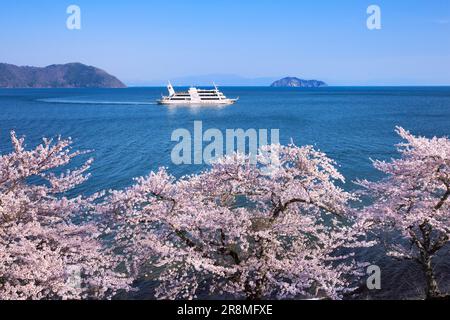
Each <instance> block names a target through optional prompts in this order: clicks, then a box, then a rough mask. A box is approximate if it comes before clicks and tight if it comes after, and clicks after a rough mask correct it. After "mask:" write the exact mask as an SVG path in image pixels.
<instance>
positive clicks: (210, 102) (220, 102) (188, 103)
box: [157, 99, 237, 105]
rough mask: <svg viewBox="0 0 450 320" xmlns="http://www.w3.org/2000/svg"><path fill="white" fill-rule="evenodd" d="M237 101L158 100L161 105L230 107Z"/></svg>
mask: <svg viewBox="0 0 450 320" xmlns="http://www.w3.org/2000/svg"><path fill="white" fill-rule="evenodd" d="M236 101H237V99H226V100H222V101H174V100H158V101H157V103H158V104H161V105H230V104H233V103H235V102H236Z"/></svg>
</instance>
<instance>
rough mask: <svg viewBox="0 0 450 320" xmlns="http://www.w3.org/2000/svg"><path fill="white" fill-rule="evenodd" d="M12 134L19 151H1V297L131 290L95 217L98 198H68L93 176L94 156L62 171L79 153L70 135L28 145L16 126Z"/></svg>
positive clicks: (54, 296) (69, 296) (76, 295)
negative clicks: (32, 146) (29, 147)
mask: <svg viewBox="0 0 450 320" xmlns="http://www.w3.org/2000/svg"><path fill="white" fill-rule="evenodd" d="M11 139H12V145H13V151H12V152H11V153H9V154H4V155H1V156H0V262H1V263H0V299H80V298H88V297H89V298H105V297H110V296H111V295H112V294H114V293H115V292H116V291H117V290H118V289H122V288H123V289H126V288H128V285H129V282H130V280H129V279H128V278H127V277H125V276H124V275H122V274H120V273H118V272H115V269H116V266H117V261H116V260H117V258H115V257H114V256H113V255H112V254H110V250H108V249H107V248H106V247H105V246H104V245H103V244H102V242H101V241H100V239H99V236H100V230H99V229H98V228H97V227H96V226H95V224H94V223H93V222H89V217H90V215H89V213H88V211H87V210H88V208H89V207H90V206H91V204H90V201H91V200H92V199H86V198H82V197H80V196H78V197H74V198H68V197H67V196H65V194H66V193H67V192H68V191H69V190H71V189H73V188H74V187H76V186H78V185H79V184H81V183H83V182H84V181H85V180H86V179H87V178H88V174H86V171H87V170H88V168H89V166H90V164H91V162H92V160H88V161H87V162H86V163H84V165H82V166H81V167H80V168H78V169H75V170H72V171H70V170H67V171H63V170H59V173H57V172H58V169H63V168H64V166H66V165H68V164H69V162H71V160H72V159H73V158H75V157H77V156H78V155H80V154H81V152H79V151H72V150H71V148H70V146H71V143H72V142H71V140H70V139H68V140H62V139H58V140H57V141H52V140H49V139H44V140H43V143H42V144H40V145H39V146H37V147H36V148H35V149H33V150H30V151H27V150H25V145H24V139H23V138H17V137H16V135H15V133H14V132H12V133H11ZM74 219H77V220H78V221H77V222H76V223H75V222H74Z"/></svg>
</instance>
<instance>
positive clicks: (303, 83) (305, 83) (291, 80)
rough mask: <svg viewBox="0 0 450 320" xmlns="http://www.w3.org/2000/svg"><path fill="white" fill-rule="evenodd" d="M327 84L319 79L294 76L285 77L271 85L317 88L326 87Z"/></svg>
mask: <svg viewBox="0 0 450 320" xmlns="http://www.w3.org/2000/svg"><path fill="white" fill-rule="evenodd" d="M326 86H327V84H326V83H325V82H323V81H319V80H304V79H299V78H296V77H286V78H283V79H280V80H277V81H275V82H274V83H272V84H271V87H302V88H319V87H326Z"/></svg>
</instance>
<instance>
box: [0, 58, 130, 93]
mask: <svg viewBox="0 0 450 320" xmlns="http://www.w3.org/2000/svg"><path fill="white" fill-rule="evenodd" d="M125 87H126V85H125V84H123V83H122V82H121V81H120V80H119V79H117V78H116V77H114V76H112V75H110V74H108V73H107V72H105V71H103V70H101V69H99V68H96V67H93V66H87V65H84V64H82V63H67V64H53V65H50V66H47V67H44V68H39V67H30V66H23V67H21V66H16V65H13V64H7V63H0V88H125Z"/></svg>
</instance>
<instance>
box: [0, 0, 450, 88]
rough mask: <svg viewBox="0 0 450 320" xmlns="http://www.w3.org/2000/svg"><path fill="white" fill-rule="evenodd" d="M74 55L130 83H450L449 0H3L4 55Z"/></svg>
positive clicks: (52, 58) (18, 58) (0, 51)
mask: <svg viewBox="0 0 450 320" xmlns="http://www.w3.org/2000/svg"><path fill="white" fill-rule="evenodd" d="M71 4H76V5H78V6H79V7H80V8H81V27H82V28H81V30H68V29H67V28H66V19H67V17H68V15H67V14H66V8H67V7H68V6H69V5H71ZM371 4H376V5H379V6H380V8H381V14H382V16H381V19H382V20H381V22H382V29H381V30H372V31H371V30H368V29H367V27H366V19H367V17H368V15H367V14H366V9H367V7H368V6H369V5H371ZM74 61H79V62H82V63H86V64H90V65H94V66H98V67H100V68H103V69H105V70H106V71H108V72H110V73H112V74H114V75H116V76H117V77H119V78H120V79H121V80H123V81H125V82H126V83H128V84H145V83H155V82H158V81H165V80H167V79H173V78H179V77H187V76H197V75H205V74H235V75H239V76H242V77H247V78H258V77H274V78H277V77H281V76H287V75H291V76H298V77H302V78H316V79H321V80H325V81H327V82H328V83H330V84H331V85H422V84H423V85H450V1H448V0H428V1H425V0H408V1H406V0H395V1H394V0H386V1H380V0H371V1H365V0H344V1H336V0H318V1H310V0H307V1H302V0H271V1H269V0H246V1H237V0H236V1H235V0H214V1H211V0H209V1H206V0H182V1H179V0H171V1H156V0H154V1H152V0H147V1H133V0H128V1H99V0H97V1H95V0H94V1H93V0H89V1H87V0H73V1H61V0H58V1H48V0H43V1H42V0H41V1H39V2H38V1H7V0H3V1H2V2H1V3H0V62H8V63H13V64H18V65H36V66H45V65H49V64H53V63H66V62H74ZM219 81H220V79H219Z"/></svg>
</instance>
